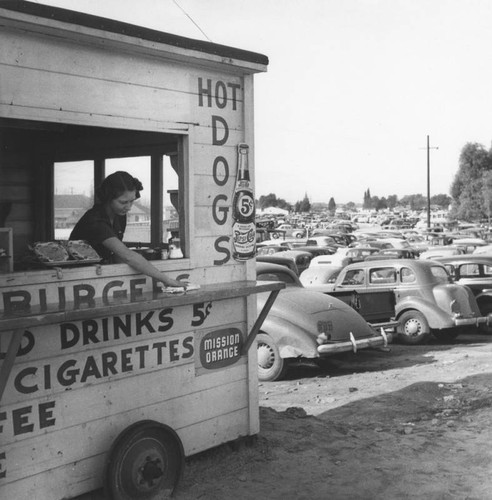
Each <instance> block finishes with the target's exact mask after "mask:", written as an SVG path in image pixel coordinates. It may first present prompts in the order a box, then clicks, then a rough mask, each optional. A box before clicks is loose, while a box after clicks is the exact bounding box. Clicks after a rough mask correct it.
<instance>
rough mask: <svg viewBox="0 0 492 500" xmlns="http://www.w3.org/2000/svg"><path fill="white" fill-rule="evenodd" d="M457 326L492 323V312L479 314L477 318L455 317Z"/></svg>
mask: <svg viewBox="0 0 492 500" xmlns="http://www.w3.org/2000/svg"><path fill="white" fill-rule="evenodd" d="M454 324H455V326H479V325H492V314H489V315H488V316H479V317H476V318H455V319H454Z"/></svg>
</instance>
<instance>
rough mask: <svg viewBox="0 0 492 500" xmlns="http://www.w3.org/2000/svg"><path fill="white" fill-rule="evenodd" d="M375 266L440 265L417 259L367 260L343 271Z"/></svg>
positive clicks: (434, 261) (431, 261)
mask: <svg viewBox="0 0 492 500" xmlns="http://www.w3.org/2000/svg"><path fill="white" fill-rule="evenodd" d="M375 266H394V267H422V268H424V267H435V266H441V267H442V264H441V263H440V262H438V261H436V260H418V259H385V260H369V261H366V260H365V261H363V262H357V263H355V264H349V265H348V266H346V267H345V269H346V270H347V269H354V268H367V267H375Z"/></svg>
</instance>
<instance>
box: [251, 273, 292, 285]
mask: <svg viewBox="0 0 492 500" xmlns="http://www.w3.org/2000/svg"><path fill="white" fill-rule="evenodd" d="M256 279H257V280H258V281H282V282H283V283H286V284H287V285H295V284H296V281H295V279H294V278H293V277H292V276H291V275H290V274H289V273H283V272H282V271H275V272H272V271H271V272H268V273H261V274H258V275H257V277H256Z"/></svg>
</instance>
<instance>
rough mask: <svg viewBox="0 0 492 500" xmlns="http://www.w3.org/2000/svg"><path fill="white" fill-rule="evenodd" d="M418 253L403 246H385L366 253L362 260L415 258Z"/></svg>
mask: <svg viewBox="0 0 492 500" xmlns="http://www.w3.org/2000/svg"><path fill="white" fill-rule="evenodd" d="M417 257H418V253H417V252H415V251H414V250H408V249H405V248H386V249H384V250H380V251H379V252H376V253H372V254H371V255H368V256H367V257H366V258H365V259H364V260H388V259H416V258H417Z"/></svg>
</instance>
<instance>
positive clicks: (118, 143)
mask: <svg viewBox="0 0 492 500" xmlns="http://www.w3.org/2000/svg"><path fill="white" fill-rule="evenodd" d="M0 134H1V135H0V139H1V144H2V146H3V149H2V157H1V168H2V172H1V173H2V180H3V183H4V186H10V189H7V188H6V187H4V191H5V192H2V195H3V197H4V199H5V200H7V199H8V200H9V202H11V205H12V210H11V212H10V214H9V217H8V219H7V221H6V225H7V226H11V227H13V229H14V247H15V248H14V254H17V255H19V256H20V255H22V253H23V252H24V251H25V249H26V248H27V245H28V244H29V243H31V242H33V241H50V240H55V239H56V240H64V239H68V238H69V236H70V232H71V230H72V228H73V227H74V225H75V224H76V222H77V221H78V220H79V219H80V217H81V216H82V215H83V214H84V213H85V211H86V210H87V209H89V208H90V207H92V206H93V204H94V202H95V199H94V192H95V188H96V187H97V186H98V185H99V184H100V183H101V182H102V180H103V179H104V178H105V177H106V176H107V175H109V174H110V173H112V172H115V171H117V170H126V171H128V172H129V173H130V174H131V175H133V176H134V177H137V178H138V179H140V181H141V182H142V184H143V187H144V189H143V190H142V192H141V198H140V199H139V200H138V202H137V203H135V204H134V207H133V210H132V211H131V212H130V214H129V216H128V221H127V229H126V232H125V238H124V242H125V243H126V244H127V245H128V246H131V247H142V248H151V249H159V248H162V247H163V246H165V245H166V244H168V243H169V240H170V239H171V238H172V242H173V243H174V245H176V246H179V247H180V249H181V253H182V255H183V257H188V256H189V245H188V244H187V243H188V239H189V238H187V235H188V231H189V229H188V216H187V214H186V204H185V190H186V189H187V187H186V183H187V175H186V174H185V162H184V160H183V151H184V142H185V141H184V138H183V136H180V135H177V134H166V133H160V132H146V131H138V130H123V129H121V130H120V129H109V128H101V127H84V126H78V125H65V124H51V123H43V122H31V121H25V120H10V119H2V120H1V121H0ZM156 254H157V252H156Z"/></svg>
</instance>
